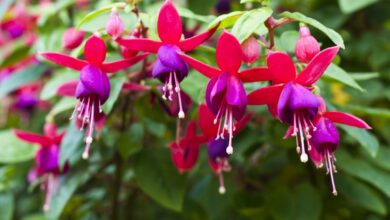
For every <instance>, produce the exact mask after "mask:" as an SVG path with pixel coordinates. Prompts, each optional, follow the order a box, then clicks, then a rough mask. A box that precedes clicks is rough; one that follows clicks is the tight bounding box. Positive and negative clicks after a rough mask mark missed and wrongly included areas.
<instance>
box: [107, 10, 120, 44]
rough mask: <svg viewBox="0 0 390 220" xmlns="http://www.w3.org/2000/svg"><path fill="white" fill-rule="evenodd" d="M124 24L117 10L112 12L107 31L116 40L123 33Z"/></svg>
mask: <svg viewBox="0 0 390 220" xmlns="http://www.w3.org/2000/svg"><path fill="white" fill-rule="evenodd" d="M123 30H124V24H123V21H122V19H121V18H120V17H119V14H118V12H117V11H116V10H113V11H112V12H111V17H110V19H109V20H108V22H107V25H106V31H107V33H108V34H109V35H110V36H111V37H112V38H113V39H114V40H116V39H117V38H118V37H120V36H121V35H122V34H123Z"/></svg>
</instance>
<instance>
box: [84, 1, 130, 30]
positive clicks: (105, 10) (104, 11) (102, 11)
mask: <svg viewBox="0 0 390 220" xmlns="http://www.w3.org/2000/svg"><path fill="white" fill-rule="evenodd" d="M113 7H115V8H122V9H124V8H125V7H126V3H124V2H119V3H114V4H110V5H107V6H105V7H103V8H100V9H98V10H96V11H93V12H90V13H88V14H87V15H86V16H85V17H83V18H82V19H81V21H80V22H79V23H78V24H77V26H76V28H77V29H80V27H81V26H84V24H85V23H88V22H90V21H92V20H93V19H95V18H96V17H98V16H100V15H102V14H108V13H110V12H111V10H112V8H113Z"/></svg>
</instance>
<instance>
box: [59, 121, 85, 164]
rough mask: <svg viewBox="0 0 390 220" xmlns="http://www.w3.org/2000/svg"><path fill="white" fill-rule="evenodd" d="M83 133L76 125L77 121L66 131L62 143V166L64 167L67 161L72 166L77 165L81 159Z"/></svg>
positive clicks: (70, 124) (72, 122)
mask: <svg viewBox="0 0 390 220" xmlns="http://www.w3.org/2000/svg"><path fill="white" fill-rule="evenodd" d="M83 136H84V135H83V132H81V131H80V129H79V128H78V127H77V126H76V125H75V120H72V121H71V123H69V126H68V128H67V129H66V133H65V136H64V137H63V139H62V142H61V149H60V165H61V167H63V166H64V165H65V162H66V161H69V162H70V163H71V164H75V163H76V161H78V160H79V159H81V154H80V153H79V152H80V149H81V148H80V147H81V142H82V139H83Z"/></svg>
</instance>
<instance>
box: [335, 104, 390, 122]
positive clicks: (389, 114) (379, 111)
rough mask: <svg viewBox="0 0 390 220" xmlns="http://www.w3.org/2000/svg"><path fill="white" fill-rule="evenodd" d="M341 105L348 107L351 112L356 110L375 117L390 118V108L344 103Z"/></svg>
mask: <svg viewBox="0 0 390 220" xmlns="http://www.w3.org/2000/svg"><path fill="white" fill-rule="evenodd" d="M341 107H342V108H343V109H346V110H348V111H351V112H356V113H358V114H367V115H370V116H373V117H380V118H388V119H390V110H389V109H387V108H372V107H367V106H358V105H342V106H341Z"/></svg>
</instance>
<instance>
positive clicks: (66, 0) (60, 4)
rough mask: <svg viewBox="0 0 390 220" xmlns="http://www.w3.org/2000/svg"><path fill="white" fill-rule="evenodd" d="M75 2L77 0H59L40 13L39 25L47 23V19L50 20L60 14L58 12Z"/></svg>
mask: <svg viewBox="0 0 390 220" xmlns="http://www.w3.org/2000/svg"><path fill="white" fill-rule="evenodd" d="M74 3H75V0H62V1H57V2H55V3H54V4H52V5H50V7H48V10H45V11H44V12H42V13H41V14H40V16H39V19H38V25H39V26H43V25H45V24H46V22H47V21H49V20H50V19H51V18H53V17H54V16H58V14H59V13H60V12H61V11H62V10H64V9H65V8H68V7H70V6H72V5H73V4H74Z"/></svg>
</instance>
